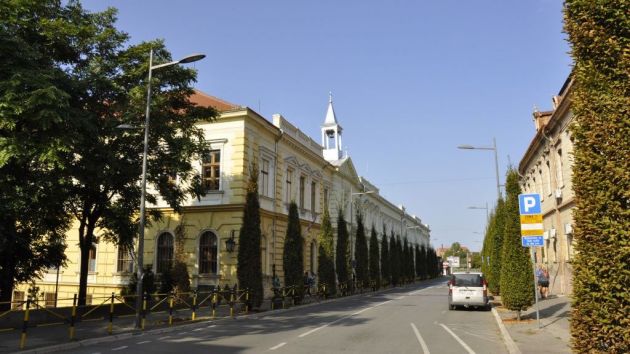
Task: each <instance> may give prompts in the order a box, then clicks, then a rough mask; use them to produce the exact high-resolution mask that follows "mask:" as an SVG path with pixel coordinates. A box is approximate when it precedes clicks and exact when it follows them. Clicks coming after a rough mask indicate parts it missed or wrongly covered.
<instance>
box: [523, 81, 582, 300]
mask: <svg viewBox="0 0 630 354" xmlns="http://www.w3.org/2000/svg"><path fill="white" fill-rule="evenodd" d="M572 88H573V80H572V79H571V78H570V77H569V78H568V79H567V80H566V82H565V83H564V85H563V86H562V89H561V90H560V92H559V93H558V95H557V96H554V97H553V110H552V111H546V112H538V111H536V112H534V123H535V126H536V135H535V136H534V138H533V140H532V142H531V144H530V145H529V147H528V149H527V151H526V152H525V156H523V159H522V160H521V162H520V164H519V173H520V174H521V176H523V178H522V180H521V181H522V182H521V189H522V190H523V192H524V193H538V194H540V197H541V198H540V199H541V204H542V213H543V226H544V235H543V239H544V246H543V247H537V248H536V249H535V250H536V262H537V263H538V264H539V265H545V266H546V267H547V268H548V270H549V274H550V278H551V279H550V285H549V286H550V290H551V291H552V292H553V293H556V294H570V293H571V292H572V278H573V267H572V266H571V260H572V259H573V254H574V249H573V213H572V211H573V208H574V207H575V201H574V193H573V185H572V182H571V171H572V166H573V157H572V154H573V142H572V141H571V132H570V130H569V127H570V125H571V123H572V121H573V114H572V112H571V93H572Z"/></svg>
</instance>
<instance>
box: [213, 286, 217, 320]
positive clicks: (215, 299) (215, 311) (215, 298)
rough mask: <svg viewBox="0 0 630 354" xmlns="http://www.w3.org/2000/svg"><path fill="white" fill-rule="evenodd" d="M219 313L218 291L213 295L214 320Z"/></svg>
mask: <svg viewBox="0 0 630 354" xmlns="http://www.w3.org/2000/svg"><path fill="white" fill-rule="evenodd" d="M216 315H217V293H216V292H215V293H214V294H213V295H212V319H213V320H214V319H215V318H216Z"/></svg>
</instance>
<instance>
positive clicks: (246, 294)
mask: <svg viewBox="0 0 630 354" xmlns="http://www.w3.org/2000/svg"><path fill="white" fill-rule="evenodd" d="M248 311H249V289H245V314H246V315H247V312H248Z"/></svg>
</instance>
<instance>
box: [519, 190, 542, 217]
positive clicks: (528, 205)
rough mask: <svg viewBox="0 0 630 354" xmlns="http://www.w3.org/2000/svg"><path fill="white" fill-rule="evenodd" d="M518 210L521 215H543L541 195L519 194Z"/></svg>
mask: <svg viewBox="0 0 630 354" xmlns="http://www.w3.org/2000/svg"><path fill="white" fill-rule="evenodd" d="M518 209H519V211H520V213H521V215H530V214H542V208H541V206H540V194H519V195H518Z"/></svg>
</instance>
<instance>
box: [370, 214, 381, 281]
mask: <svg viewBox="0 0 630 354" xmlns="http://www.w3.org/2000/svg"><path fill="white" fill-rule="evenodd" d="M379 263H380V252H379V250H378V236H377V235H376V229H374V224H372V230H371V231H370V280H371V281H375V282H376V287H377V288H380V287H381V269H380V267H379Z"/></svg>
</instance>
